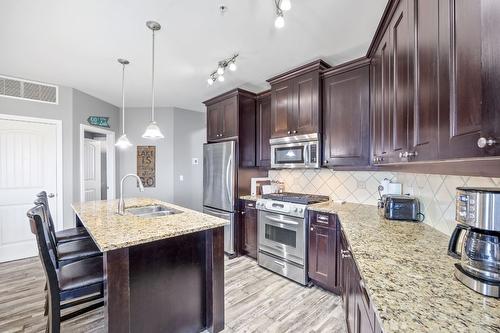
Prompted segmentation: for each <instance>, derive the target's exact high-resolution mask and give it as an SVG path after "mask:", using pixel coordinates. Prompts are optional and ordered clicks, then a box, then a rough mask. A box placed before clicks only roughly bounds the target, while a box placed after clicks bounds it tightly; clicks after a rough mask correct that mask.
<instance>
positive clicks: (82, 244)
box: [57, 238, 101, 264]
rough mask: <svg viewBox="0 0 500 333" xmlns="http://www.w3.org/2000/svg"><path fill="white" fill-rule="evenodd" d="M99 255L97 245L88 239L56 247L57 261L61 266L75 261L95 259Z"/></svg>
mask: <svg viewBox="0 0 500 333" xmlns="http://www.w3.org/2000/svg"><path fill="white" fill-rule="evenodd" d="M100 254H101V251H99V249H98V248H97V245H95V243H94V242H93V241H92V239H90V238H86V239H80V240H76V241H72V242H68V243H62V244H59V245H57V260H58V261H60V262H61V264H67V263H69V262H72V261H75V260H80V259H85V258H89V257H95V256H98V255H100Z"/></svg>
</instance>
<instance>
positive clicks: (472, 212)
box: [455, 192, 477, 224]
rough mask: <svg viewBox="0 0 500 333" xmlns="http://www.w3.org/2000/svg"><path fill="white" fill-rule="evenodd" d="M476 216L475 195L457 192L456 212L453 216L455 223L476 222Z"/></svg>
mask: <svg viewBox="0 0 500 333" xmlns="http://www.w3.org/2000/svg"><path fill="white" fill-rule="evenodd" d="M476 214H477V195H476V193H466V192H459V193H458V195H457V210H456V214H455V217H456V220H457V222H460V223H465V224H469V223H468V222H469V221H475V220H476Z"/></svg>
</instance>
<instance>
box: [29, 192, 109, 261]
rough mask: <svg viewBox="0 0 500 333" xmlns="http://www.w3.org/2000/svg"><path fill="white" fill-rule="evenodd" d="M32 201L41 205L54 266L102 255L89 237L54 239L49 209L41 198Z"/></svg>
mask: <svg viewBox="0 0 500 333" xmlns="http://www.w3.org/2000/svg"><path fill="white" fill-rule="evenodd" d="M34 203H35V205H40V206H42V213H43V214H44V220H43V223H45V227H46V228H47V232H48V237H49V240H50V242H51V243H52V246H53V248H54V249H55V258H56V267H59V266H63V265H66V264H69V263H72V262H74V261H77V260H81V259H85V258H90V257H95V256H101V255H102V253H101V251H99V248H98V247H97V245H95V243H94V241H93V240H92V239H91V238H90V237H87V238H84V239H76V240H73V241H67V242H63V243H58V242H57V241H56V236H55V232H54V229H53V228H50V224H49V211H48V209H47V207H48V206H47V205H46V204H45V201H44V200H43V199H41V198H38V199H37V200H35V202H34Z"/></svg>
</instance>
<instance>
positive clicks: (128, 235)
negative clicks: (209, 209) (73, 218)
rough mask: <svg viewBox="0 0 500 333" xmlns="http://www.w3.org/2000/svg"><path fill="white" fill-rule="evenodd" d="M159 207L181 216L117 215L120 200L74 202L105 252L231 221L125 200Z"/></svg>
mask: <svg viewBox="0 0 500 333" xmlns="http://www.w3.org/2000/svg"><path fill="white" fill-rule="evenodd" d="M154 204H160V205H164V206H167V207H170V208H175V209H178V210H180V211H182V213H179V214H173V215H167V216H161V217H150V218H145V217H139V216H134V215H131V214H130V213H125V215H118V214H117V213H116V209H117V207H118V200H102V201H89V202H82V203H75V204H73V205H72V207H73V210H74V211H75V213H76V215H77V216H78V217H79V218H80V220H81V221H82V223H83V225H84V226H85V228H86V229H87V231H88V232H89V234H90V235H91V236H92V238H93V239H94V242H95V243H96V244H97V246H98V247H99V249H100V250H101V251H102V252H105V251H110V250H115V249H120V248H124V247H129V246H133V245H138V244H143V243H148V242H153V241H156V240H160V239H165V238H171V237H176V236H180V235H185V234H189V233H193V232H198V231H203V230H208V229H213V228H218V227H222V226H224V225H226V224H228V223H229V222H228V221H226V220H223V219H220V218H217V217H213V216H210V215H207V214H203V213H200V212H197V211H194V210H191V209H188V208H184V207H180V206H176V205H173V204H170V203H167V202H163V201H160V200H156V199H150V198H130V199H125V207H126V208H131V207H140V206H148V205H154Z"/></svg>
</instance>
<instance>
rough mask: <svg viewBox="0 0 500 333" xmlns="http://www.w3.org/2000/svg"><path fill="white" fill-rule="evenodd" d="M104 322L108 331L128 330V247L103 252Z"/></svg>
mask: <svg viewBox="0 0 500 333" xmlns="http://www.w3.org/2000/svg"><path fill="white" fill-rule="evenodd" d="M103 264H104V267H103V268H104V322H105V324H106V326H107V328H108V330H107V331H108V332H109V333H115V332H117V333H118V332H129V331H130V289H129V286H130V281H129V249H128V248H123V249H118V250H113V251H108V252H104V254H103Z"/></svg>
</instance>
